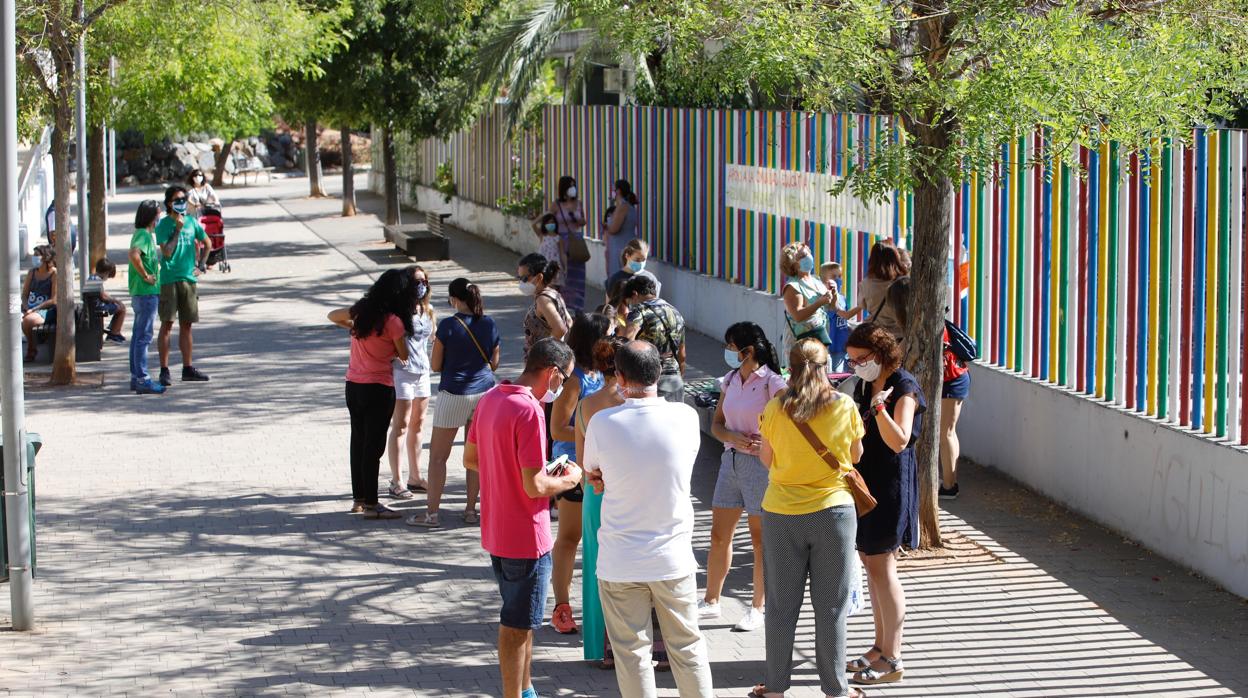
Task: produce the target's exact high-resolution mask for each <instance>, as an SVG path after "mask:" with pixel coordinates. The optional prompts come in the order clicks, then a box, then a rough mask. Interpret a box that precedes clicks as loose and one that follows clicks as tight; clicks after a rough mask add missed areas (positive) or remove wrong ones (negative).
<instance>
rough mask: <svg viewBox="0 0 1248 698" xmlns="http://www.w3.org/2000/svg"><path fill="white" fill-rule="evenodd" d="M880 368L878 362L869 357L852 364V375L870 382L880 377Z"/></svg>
mask: <svg viewBox="0 0 1248 698" xmlns="http://www.w3.org/2000/svg"><path fill="white" fill-rule="evenodd" d="M880 368H881V367H880V362H878V361H876V360H875V359H870V360H869V361H864V362H862V363H861V364H859V365H857V366H854V375H856V376H858V377H859V378H861V379H862V380H864V381H867V382H868V383H870V382H871V381H873V380H875V379H876V378H879V377H880Z"/></svg>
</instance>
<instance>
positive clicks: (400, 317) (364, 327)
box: [329, 269, 415, 519]
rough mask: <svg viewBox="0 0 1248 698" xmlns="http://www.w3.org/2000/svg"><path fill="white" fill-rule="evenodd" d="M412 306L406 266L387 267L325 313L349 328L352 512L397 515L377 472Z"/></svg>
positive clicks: (370, 516)
mask: <svg viewBox="0 0 1248 698" xmlns="http://www.w3.org/2000/svg"><path fill="white" fill-rule="evenodd" d="M414 311H415V295H414V294H413V293H412V274H411V272H410V271H408V270H406V269H388V270H386V271H385V272H384V273H383V274H382V275H381V277H380V278H378V279H377V281H376V282H375V283H374V284H373V285H372V287H371V288H369V289H368V292H367V293H365V294H364V297H363V298H361V299H360V300H358V301H356V303H355V305H353V306H351V307H350V308H340V309H338V310H335V311H333V312H331V313H330V314H329V320H330V322H332V323H334V324H335V325H338V326H339V327H343V328H346V329H348V330H350V331H351V360H350V363H349V364H347V385H346V398H347V411H348V412H349V413H350V414H351V448H350V452H351V498H352V500H353V503H352V506H351V513H352V514H359V513H362V514H364V518H367V519H397V518H399V513H398V512H397V511H394V510H393V509H390V508H389V507H387V506H386V505H384V504H380V503H378V501H377V474H378V472H379V471H380V469H381V456H382V454H384V453H385V452H386V432H387V431H388V430H389V426H390V417H391V415H392V414H393V413H394V370H393V368H392V367H391V365H390V363H391V361H393V360H394V359H398V360H399V361H407V358H408V353H407V337H408V336H409V335H411V334H412V332H413V328H412V315H413V313H414Z"/></svg>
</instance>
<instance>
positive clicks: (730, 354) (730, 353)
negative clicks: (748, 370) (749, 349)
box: [724, 349, 742, 371]
mask: <svg viewBox="0 0 1248 698" xmlns="http://www.w3.org/2000/svg"><path fill="white" fill-rule="evenodd" d="M724 363H726V364H728V368H731V369H732V370H734V371H735V370H737V369H738V368H741V364H742V361H741V352H738V351H735V350H733V349H724Z"/></svg>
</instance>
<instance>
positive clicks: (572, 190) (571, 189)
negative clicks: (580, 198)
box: [568, 187, 576, 199]
mask: <svg viewBox="0 0 1248 698" xmlns="http://www.w3.org/2000/svg"><path fill="white" fill-rule="evenodd" d="M568 198H569V199H575V198H576V187H568Z"/></svg>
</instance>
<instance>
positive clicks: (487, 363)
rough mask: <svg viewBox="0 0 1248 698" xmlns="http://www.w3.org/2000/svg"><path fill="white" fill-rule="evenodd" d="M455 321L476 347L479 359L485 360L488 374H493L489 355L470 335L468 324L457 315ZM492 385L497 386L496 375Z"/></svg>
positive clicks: (474, 336) (474, 337) (470, 330)
mask: <svg viewBox="0 0 1248 698" xmlns="http://www.w3.org/2000/svg"><path fill="white" fill-rule="evenodd" d="M455 320H456V322H458V323H459V324H460V325H462V326H463V328H464V332H467V333H468V339H471V340H472V343H473V344H474V345H476V347H477V351H479V352H481V358H482V359H485V365H486V366H487V367H489V369H490V373H494V365H493V364H491V363H490V357H489V355H487V354H486V353H485V348H484V347H482V346H481V342H478V341H477V336H476V335H475V334H473V333H472V328H471V327H469V326H468V323H466V322H464V319H463V318H461V317H459V316H458V315H456V316H455ZM494 383H495V384H496V385H497V384H498V375H495V376H494Z"/></svg>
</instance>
